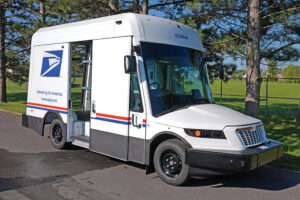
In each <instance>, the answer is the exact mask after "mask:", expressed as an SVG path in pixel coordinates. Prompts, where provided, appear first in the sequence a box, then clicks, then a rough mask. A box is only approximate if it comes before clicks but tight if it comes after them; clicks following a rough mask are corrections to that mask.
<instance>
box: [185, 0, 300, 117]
mask: <svg viewBox="0 0 300 200" xmlns="http://www.w3.org/2000/svg"><path fill="white" fill-rule="evenodd" d="M188 8H189V11H186V12H185V17H184V20H182V21H184V23H186V24H188V25H190V26H191V27H193V28H196V29H198V30H199V34H200V35H201V36H202V38H203V44H204V46H205V47H206V48H207V49H208V51H210V52H217V54H219V55H222V56H225V55H231V56H232V57H233V58H234V59H237V58H241V59H245V60H246V69H247V73H246V74H247V78H246V98H245V113H246V114H248V115H251V116H253V117H258V114H259V113H258V111H259V93H260V85H261V78H260V64H261V62H265V61H266V60H276V61H287V60H297V59H298V58H299V56H300V52H299V51H298V50H297V49H295V48H294V46H293V45H294V44H298V43H300V31H299V15H297V12H299V9H300V5H299V2H298V1H297V0H284V1H280V2H279V1H277V0H260V1H259V0H248V1H242V0H238V1H228V0H208V1H207V0H198V1H196V2H193V3H188Z"/></svg>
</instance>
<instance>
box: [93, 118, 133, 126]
mask: <svg viewBox="0 0 300 200" xmlns="http://www.w3.org/2000/svg"><path fill="white" fill-rule="evenodd" d="M92 119H96V120H101V121H106V122H112V123H116V124H123V125H130V124H131V123H130V122H129V121H119V120H114V119H107V118H102V117H92Z"/></svg>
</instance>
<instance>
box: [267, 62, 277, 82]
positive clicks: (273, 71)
mask: <svg viewBox="0 0 300 200" xmlns="http://www.w3.org/2000/svg"><path fill="white" fill-rule="evenodd" d="M277 72H278V67H277V62H276V61H275V60H271V61H269V63H268V69H267V73H268V77H270V78H276V76H277Z"/></svg>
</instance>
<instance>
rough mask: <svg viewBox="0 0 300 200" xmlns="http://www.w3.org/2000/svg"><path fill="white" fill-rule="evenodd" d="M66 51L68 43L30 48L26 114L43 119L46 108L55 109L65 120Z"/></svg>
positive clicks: (67, 79) (67, 65) (67, 71)
mask: <svg viewBox="0 0 300 200" xmlns="http://www.w3.org/2000/svg"><path fill="white" fill-rule="evenodd" d="M69 54H70V45H69V44H68V43H63V44H54V45H45V46H34V47H32V51H31V59H30V60H31V63H30V75H29V87H28V97H27V110H26V114H27V115H28V116H33V117H37V118H43V117H44V116H45V114H46V113H47V111H49V110H55V111H57V112H58V113H60V115H61V117H62V120H63V122H64V123H66V122H67V110H68V108H67V107H68V105H67V104H68V88H69V87H68V86H69V85H68V84H69V75H68V73H69ZM29 123H30V122H29Z"/></svg>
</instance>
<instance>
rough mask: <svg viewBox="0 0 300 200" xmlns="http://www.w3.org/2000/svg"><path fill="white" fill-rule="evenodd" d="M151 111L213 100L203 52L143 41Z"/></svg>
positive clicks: (177, 107)
mask: <svg viewBox="0 0 300 200" xmlns="http://www.w3.org/2000/svg"><path fill="white" fill-rule="evenodd" d="M141 47H142V54H143V58H144V63H145V69H146V74H147V80H148V89H149V94H150V101H151V107H152V114H153V115H154V116H159V115H163V114H166V113H168V112H172V111H174V110H177V109H181V108H185V107H186V106H190V105H194V104H202V103H212V98H211V92H210V85H209V79H208V77H207V71H206V67H205V66H204V63H203V59H202V54H201V52H200V51H197V50H194V49H189V48H185V47H179V46H173V45H166V44H156V43H148V42H142V43H141Z"/></svg>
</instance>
